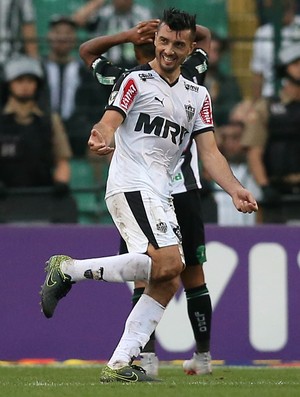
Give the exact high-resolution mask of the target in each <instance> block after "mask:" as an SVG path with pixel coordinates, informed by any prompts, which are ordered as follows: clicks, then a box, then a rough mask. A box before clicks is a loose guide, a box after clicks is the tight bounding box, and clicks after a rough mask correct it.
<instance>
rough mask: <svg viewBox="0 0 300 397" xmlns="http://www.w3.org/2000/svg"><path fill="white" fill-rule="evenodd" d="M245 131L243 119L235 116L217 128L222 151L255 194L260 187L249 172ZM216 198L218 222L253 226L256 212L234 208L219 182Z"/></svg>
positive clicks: (244, 183)
mask: <svg viewBox="0 0 300 397" xmlns="http://www.w3.org/2000/svg"><path fill="white" fill-rule="evenodd" d="M243 132H244V124H243V122H242V121H240V120H238V119H236V120H234V118H233V119H232V121H229V122H228V124H225V125H222V126H220V127H218V128H217V130H216V138H217V142H218V146H219V149H220V151H221V152H222V153H223V155H224V156H225V158H226V159H227V161H228V163H229V165H230V167H231V169H232V171H233V173H234V175H235V176H236V177H237V178H238V179H239V181H240V182H241V183H242V185H243V186H244V187H245V188H247V189H250V190H251V191H252V192H253V194H255V196H257V195H258V193H259V189H258V187H257V185H256V183H255V182H254V179H253V177H252V175H251V174H250V172H249V169H248V165H247V160H246V155H245V151H244V149H243V147H242V144H241V139H242V136H243ZM214 197H215V200H216V202H217V208H218V224H219V225H221V226H234V225H236V226H252V225H254V224H255V223H256V214H254V213H252V214H247V216H245V214H242V213H240V212H237V211H233V210H232V200H231V197H230V196H228V194H226V193H225V192H224V191H223V190H222V189H221V188H220V187H219V186H218V185H217V184H215V193H214Z"/></svg>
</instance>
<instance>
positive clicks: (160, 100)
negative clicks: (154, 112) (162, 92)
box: [154, 96, 165, 106]
mask: <svg viewBox="0 0 300 397" xmlns="http://www.w3.org/2000/svg"><path fill="white" fill-rule="evenodd" d="M154 99H155V100H156V101H158V102H160V103H161V104H162V106H165V105H164V99H165V98H163V99H159V98H157V96H155V97H154Z"/></svg>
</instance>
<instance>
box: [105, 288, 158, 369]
mask: <svg viewBox="0 0 300 397" xmlns="http://www.w3.org/2000/svg"><path fill="white" fill-rule="evenodd" d="M164 310H165V307H164V306H162V305H161V304H160V303H158V302H157V301H156V300H154V299H153V298H151V296H149V295H146V294H143V295H142V296H141V297H140V299H139V300H138V302H137V304H136V305H135V306H134V308H133V309H132V311H131V313H130V314H129V316H128V318H127V321H126V323H125V329H124V332H123V335H122V337H121V339H120V342H119V344H118V346H117V347H116V349H115V351H114V353H113V355H112V357H111V358H110V360H109V362H108V364H107V365H108V366H109V367H110V368H113V369H117V368H121V367H124V366H125V365H128V363H130V362H131V360H132V358H133V357H137V356H138V355H139V354H140V352H141V350H142V348H143V347H144V346H145V345H146V343H147V342H148V340H149V338H150V335H151V334H152V332H153V331H154V330H155V328H156V326H157V324H158V323H159V321H160V320H161V318H162V316H163V314H164Z"/></svg>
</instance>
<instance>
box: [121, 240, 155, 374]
mask: <svg viewBox="0 0 300 397" xmlns="http://www.w3.org/2000/svg"><path fill="white" fill-rule="evenodd" d="M127 252H128V249H127V245H126V243H125V240H124V239H123V238H122V237H121V238H120V246H119V254H126V253H127ZM145 287H146V283H144V282H142V281H135V283H134V290H133V293H132V297H131V302H132V307H134V306H135V305H136V304H137V302H138V300H139V299H140V297H141V296H142V295H143V293H144V290H145ZM140 359H141V366H142V367H143V368H144V370H145V371H146V373H147V374H148V375H150V376H157V375H158V367H159V360H158V357H157V355H156V352H155V331H153V332H152V334H151V335H150V339H149V341H148V342H147V343H146V345H145V346H144V348H143V351H142V352H141V354H140Z"/></svg>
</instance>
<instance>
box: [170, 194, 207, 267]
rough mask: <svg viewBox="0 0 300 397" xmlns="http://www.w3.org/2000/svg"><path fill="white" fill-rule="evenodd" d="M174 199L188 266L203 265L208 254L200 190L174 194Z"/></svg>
mask: <svg viewBox="0 0 300 397" xmlns="http://www.w3.org/2000/svg"><path fill="white" fill-rule="evenodd" d="M173 198H174V206H175V212H176V216H177V220H178V224H179V226H180V231H181V235H182V247H183V252H184V257H185V263H186V266H195V265H198V264H202V263H204V262H206V253H205V231H204V225H203V217H202V207H201V193H200V190H199V189H194V190H189V191H187V192H184V193H178V194H174V196H173Z"/></svg>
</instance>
